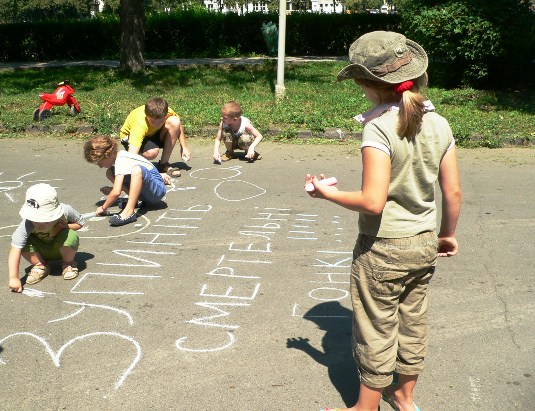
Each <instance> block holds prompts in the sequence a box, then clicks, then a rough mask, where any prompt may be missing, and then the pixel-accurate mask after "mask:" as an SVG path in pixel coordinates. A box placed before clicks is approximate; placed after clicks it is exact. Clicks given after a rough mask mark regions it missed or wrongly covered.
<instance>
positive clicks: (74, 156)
mask: <svg viewBox="0 0 535 411" xmlns="http://www.w3.org/2000/svg"><path fill="white" fill-rule="evenodd" d="M189 143H190V147H191V149H192V154H193V158H192V159H191V161H189V162H188V164H183V163H180V162H179V159H178V158H177V157H176V156H174V157H173V158H172V159H171V161H172V162H175V163H176V164H177V165H180V166H182V167H183V168H185V169H184V170H183V174H182V177H179V178H177V179H176V180H175V181H174V184H173V186H172V187H171V188H170V189H169V191H168V193H167V195H166V197H165V199H164V201H163V202H162V203H161V204H159V205H158V206H156V207H154V208H152V209H150V210H142V211H141V212H140V218H139V219H138V221H137V222H136V223H134V224H130V225H126V226H123V227H110V226H109V224H108V221H107V219H106V218H102V217H95V218H89V219H88V221H87V224H86V226H85V227H84V228H83V229H82V230H81V231H80V232H79V234H80V237H81V246H80V250H79V253H78V256H77V260H78V263H79V267H80V276H79V277H78V278H76V279H74V280H70V281H65V280H63V279H62V277H61V275H60V274H59V269H60V267H58V266H57V265H56V266H55V267H54V270H55V271H54V273H53V274H54V275H51V276H49V277H47V278H45V279H44V280H43V281H42V282H40V283H38V284H35V285H33V286H28V287H26V288H25V292H24V293H23V294H15V293H12V292H10V291H9V289H8V288H7V277H8V276H7V256H8V251H9V247H10V238H11V234H12V232H13V230H14V228H15V227H16V225H17V224H18V223H19V222H20V217H19V214H18V211H19V209H20V207H21V205H22V203H23V201H24V195H25V191H26V189H27V188H28V187H29V186H31V185H32V184H35V183H37V182H48V183H50V184H52V185H53V186H55V187H56V188H57V190H58V193H59V197H60V201H62V202H65V203H69V204H71V205H72V206H74V207H75V208H76V209H77V210H79V211H80V212H82V213H88V212H91V211H94V210H95V208H96V204H98V203H99V202H100V201H101V194H100V192H99V187H101V186H103V185H106V184H107V182H106V179H105V176H104V173H103V170H101V169H99V168H98V167H95V166H93V165H91V164H88V163H86V162H85V161H84V160H83V155H82V144H83V142H81V141H77V140H66V139H55V138H53V137H47V136H44V137H38V138H35V137H34V138H29V139H1V140H0V207H2V209H3V212H2V226H1V227H0V264H2V267H3V268H4V269H3V272H4V287H3V289H1V290H0V312H2V314H3V315H2V321H0V386H1V387H2V388H1V395H0V409H1V410H60V409H61V410H77V411H78V410H184V411H185V410H203V411H204V410H214V409H215V410H224V411H231V410H238V409H239V410H247V411H253V410H254V411H257V410H266V411H272V410H281V411H282V410H303V411H318V410H319V409H320V408H323V407H326V406H329V407H337V406H338V407H340V406H344V404H346V405H352V404H353V402H354V401H355V400H356V396H357V387H358V382H357V375H356V368H355V364H354V362H353V360H352V354H351V348H350V344H351V341H350V334H351V304H350V300H349V292H348V291H349V270H350V263H351V251H352V249H353V244H354V241H355V239H356V236H357V219H358V214H357V213H354V212H351V211H348V210H345V209H343V208H340V207H337V206H335V205H333V204H331V203H328V202H325V201H321V200H316V199H312V198H310V197H309V196H308V195H307V194H306V193H305V192H304V190H303V182H304V176H305V174H306V173H314V174H319V173H325V174H327V175H328V176H336V177H337V179H338V181H339V183H338V186H339V187H340V188H342V189H348V190H349V189H353V188H355V187H358V186H359V185H360V175H361V171H362V169H361V164H360V161H361V158H360V151H359V149H358V145H357V144H356V143H351V144H344V143H343V142H341V143H340V144H338V145H287V144H280V143H274V142H267V141H266V142H262V143H261V144H260V146H259V151H260V152H261V154H262V157H263V159H262V160H260V161H257V162H256V163H254V164H250V163H247V162H245V161H242V160H240V159H236V160H232V161H230V162H227V163H223V164H222V165H215V164H213V162H212V160H211V152H212V144H211V142H207V141H205V140H195V139H191V140H190V142H189ZM534 165H535V151H533V150H532V149H518V148H511V149H497V150H489V149H474V150H460V166H461V175H462V186H463V193H464V201H463V210H462V216H461V219H460V222H459V227H458V239H459V242H460V247H461V250H460V254H459V255H458V256H456V257H454V258H450V259H441V260H440V261H439V267H438V269H437V273H436V276H435V278H434V279H433V281H432V285H431V290H430V321H431V340H430V350H429V355H428V358H427V368H426V370H425V372H424V373H423V374H422V376H421V378H420V381H419V384H418V387H417V390H416V401H417V404H418V405H419V407H420V409H422V410H423V411H446V410H448V411H449V410H454V411H460V410H462V411H469V410H485V411H489V410H500V411H509V410H533V409H534V408H535V407H534V405H533V404H535V389H534V388H533V387H534V385H535V384H534V383H533V379H534V378H535V370H534V364H535V339H534V338H533V336H534V335H535V333H534V331H535V330H534V325H535V315H534V313H535V298H534V293H533V288H534V286H533V281H531V278H532V275H533V267H534V257H533V230H534V228H535V207H533V195H532V192H533V182H534V181H535V178H534V177H535V176H534V171H533V170H534ZM112 211H113V210H112ZM28 267H29V265H28V264H26V263H25V262H23V263H21V267H20V270H21V273H22V275H24V273H25V270H28ZM381 410H382V411H385V410H387V411H388V410H390V407H389V406H388V405H387V404H385V403H383V404H382V405H381Z"/></svg>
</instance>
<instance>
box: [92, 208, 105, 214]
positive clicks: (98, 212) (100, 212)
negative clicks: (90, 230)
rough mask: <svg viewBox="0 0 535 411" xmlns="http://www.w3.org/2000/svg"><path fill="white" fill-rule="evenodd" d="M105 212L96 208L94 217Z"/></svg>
mask: <svg viewBox="0 0 535 411" xmlns="http://www.w3.org/2000/svg"><path fill="white" fill-rule="evenodd" d="M105 211H106V210H104V209H103V208H102V207H101V206H99V207H97V210H96V211H95V214H96V215H101V214H102V213H104V212H105Z"/></svg>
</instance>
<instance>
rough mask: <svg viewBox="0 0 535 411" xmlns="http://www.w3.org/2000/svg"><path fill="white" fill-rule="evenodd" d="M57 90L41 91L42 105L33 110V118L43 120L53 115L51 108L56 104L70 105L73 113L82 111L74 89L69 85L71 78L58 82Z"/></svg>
mask: <svg viewBox="0 0 535 411" xmlns="http://www.w3.org/2000/svg"><path fill="white" fill-rule="evenodd" d="M57 87H58V88H57V89H56V91H54V92H53V93H51V94H46V93H39V98H40V99H41V100H43V102H42V103H41V105H40V106H39V107H38V108H36V109H35V111H34V112H33V120H34V121H41V120H44V119H45V118H47V117H50V116H51V115H52V113H51V111H50V110H51V109H52V107H54V106H63V105H64V104H65V103H67V105H68V106H69V109H70V113H71V115H73V116H75V115H77V114H78V113H80V111H81V110H80V106H79V105H78V102H77V101H76V99H75V98H74V89H73V88H72V87H71V86H70V85H69V80H64V81H62V82H61V83H58V85H57Z"/></svg>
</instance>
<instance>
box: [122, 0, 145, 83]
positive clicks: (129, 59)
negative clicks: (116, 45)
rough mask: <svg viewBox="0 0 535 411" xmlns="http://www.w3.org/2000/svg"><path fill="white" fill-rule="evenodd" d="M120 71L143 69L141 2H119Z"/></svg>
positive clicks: (143, 36) (142, 17)
mask: <svg viewBox="0 0 535 411" xmlns="http://www.w3.org/2000/svg"><path fill="white" fill-rule="evenodd" d="M119 15H120V20H121V53H120V56H121V58H120V65H121V69H123V70H127V71H130V72H132V73H135V72H138V71H141V70H143V69H144V68H145V58H144V52H145V13H144V9H143V0H121V6H120V12H119Z"/></svg>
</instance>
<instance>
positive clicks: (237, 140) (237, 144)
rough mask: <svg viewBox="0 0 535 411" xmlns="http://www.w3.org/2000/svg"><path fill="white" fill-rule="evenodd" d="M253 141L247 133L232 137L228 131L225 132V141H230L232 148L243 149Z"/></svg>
mask: <svg viewBox="0 0 535 411" xmlns="http://www.w3.org/2000/svg"><path fill="white" fill-rule="evenodd" d="M253 141H254V137H253V136H252V135H250V134H248V133H243V134H242V135H241V136H239V137H233V136H232V134H230V133H225V143H232V149H233V150H235V149H237V148H239V149H240V150H245V149H246V148H248V147H249V146H250V145H251V143H252V142H253Z"/></svg>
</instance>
